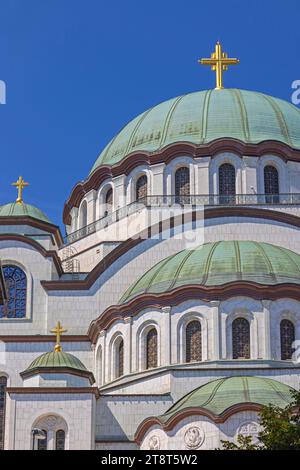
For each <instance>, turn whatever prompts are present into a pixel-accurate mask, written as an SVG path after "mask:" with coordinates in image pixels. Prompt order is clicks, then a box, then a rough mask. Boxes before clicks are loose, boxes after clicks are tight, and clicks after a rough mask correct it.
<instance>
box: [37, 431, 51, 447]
mask: <svg viewBox="0 0 300 470" xmlns="http://www.w3.org/2000/svg"><path fill="white" fill-rule="evenodd" d="M42 431H43V432H44V434H45V439H37V449H38V450H47V448H48V433H47V431H46V429H43V430H42ZM35 448H36V447H35Z"/></svg>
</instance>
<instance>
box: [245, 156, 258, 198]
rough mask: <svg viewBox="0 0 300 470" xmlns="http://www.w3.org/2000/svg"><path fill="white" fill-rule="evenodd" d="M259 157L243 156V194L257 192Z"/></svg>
mask: <svg viewBox="0 0 300 470" xmlns="http://www.w3.org/2000/svg"><path fill="white" fill-rule="evenodd" d="M257 161H258V159H257V157H247V156H245V157H243V163H244V170H243V181H242V192H243V194H257V192H258V182H257Z"/></svg>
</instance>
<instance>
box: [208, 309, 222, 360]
mask: <svg viewBox="0 0 300 470" xmlns="http://www.w3.org/2000/svg"><path fill="white" fill-rule="evenodd" d="M219 305H220V302H219V301H218V300H213V301H212V302H210V306H211V307H212V334H211V338H208V344H209V343H211V344H213V348H212V357H211V358H210V357H208V359H212V360H215V361H218V360H219V359H220V343H221V338H220V319H219Z"/></svg>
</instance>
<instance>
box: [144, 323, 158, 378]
mask: <svg viewBox="0 0 300 470" xmlns="http://www.w3.org/2000/svg"><path fill="white" fill-rule="evenodd" d="M153 367H157V331H156V329H155V328H152V329H151V330H150V331H148V333H147V337H146V368H147V369H152V368H153Z"/></svg>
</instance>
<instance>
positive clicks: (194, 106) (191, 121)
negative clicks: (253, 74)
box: [92, 89, 300, 171]
mask: <svg viewBox="0 0 300 470" xmlns="http://www.w3.org/2000/svg"><path fill="white" fill-rule="evenodd" d="M220 138H233V139H238V140H240V141H242V142H245V143H252V144H258V143H260V142H263V141H265V140H275V141H279V142H282V143H285V144H287V145H289V146H290V147H293V148H296V149H300V110H299V109H298V108H296V107H295V106H293V105H292V104H290V103H288V102H286V101H283V100H281V99H277V98H273V97H271V96H268V95H265V94H263V93H257V92H253V91H245V90H239V89H225V90H207V91H199V92H195V93H189V94H187V95H183V96H179V97H177V98H173V99H171V100H168V101H165V102H163V103H160V104H158V105H157V106H154V107H153V108H151V109H149V110H147V111H145V112H144V113H142V114H140V115H139V116H137V117H136V118H135V119H133V120H132V121H131V122H129V123H128V124H127V125H126V126H125V127H124V128H123V129H122V130H121V131H120V132H119V134H117V135H116V137H115V138H114V139H113V140H112V141H111V142H110V143H109V144H108V145H107V146H106V147H105V149H104V150H103V151H102V152H101V154H100V155H99V157H98V159H97V160H96V162H95V164H94V166H93V168H92V171H94V170H95V169H96V168H97V167H98V166H100V165H114V164H116V163H118V162H120V161H121V160H122V159H123V158H125V157H126V156H127V155H129V154H130V153H132V152H136V151H144V152H155V151H158V150H159V149H162V148H163V147H166V146H167V145H170V144H173V143H175V142H190V143H193V144H196V145H201V144H207V143H209V142H212V141H213V140H215V139H220Z"/></svg>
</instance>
